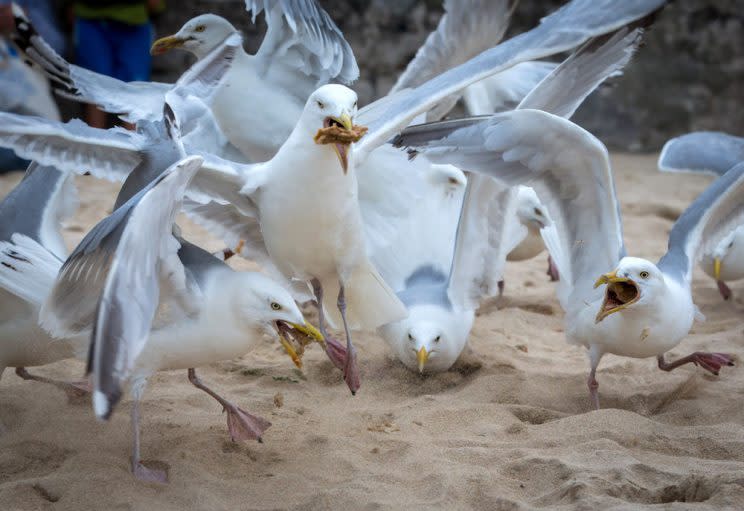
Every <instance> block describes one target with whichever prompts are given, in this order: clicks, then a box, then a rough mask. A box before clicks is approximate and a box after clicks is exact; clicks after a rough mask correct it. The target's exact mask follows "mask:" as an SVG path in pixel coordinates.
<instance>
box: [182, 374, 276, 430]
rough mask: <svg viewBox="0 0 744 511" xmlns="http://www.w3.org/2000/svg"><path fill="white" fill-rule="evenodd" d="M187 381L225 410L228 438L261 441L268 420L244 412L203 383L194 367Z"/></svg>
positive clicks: (267, 426)
mask: <svg viewBox="0 0 744 511" xmlns="http://www.w3.org/2000/svg"><path fill="white" fill-rule="evenodd" d="M189 381H190V382H191V383H192V384H193V385H194V387H196V388H197V389H199V390H203V391H204V392H206V393H207V394H209V395H210V396H212V397H213V398H214V399H215V400H216V401H217V402H218V403H219V404H221V405H222V407H223V409H224V410H225V412H227V430H228V431H229V432H230V439H232V441H233V442H237V441H241V440H258V441H259V442H261V441H262V440H261V435H262V434H263V432H264V431H266V430H267V429H269V426H271V423H270V422H269V421H267V420H266V419H264V418H262V417H258V416H256V415H252V414H250V413H248V412H246V411H245V410H243V409H242V408H240V407H238V406H236V405H234V404H232V403H231V402H229V401H227V400H226V399H225V398H223V397H222V396H220V395H219V394H217V393H216V392H214V391H213V390H212V389H210V388H209V387H207V386H206V385H204V384H203V383H202V381H201V380H200V379H199V377H198V376H197V375H196V369H194V368H190V369H189Z"/></svg>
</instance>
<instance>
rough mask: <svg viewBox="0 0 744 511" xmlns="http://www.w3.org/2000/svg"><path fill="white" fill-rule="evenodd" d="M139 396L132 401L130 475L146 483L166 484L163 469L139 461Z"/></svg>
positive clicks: (166, 476)
mask: <svg viewBox="0 0 744 511" xmlns="http://www.w3.org/2000/svg"><path fill="white" fill-rule="evenodd" d="M139 406H140V400H139V396H136V397H135V399H134V402H133V403H132V416H131V420H132V475H134V477H136V478H137V479H139V480H140V481H145V482H147V483H160V484H166V483H167V482H168V474H167V473H166V472H165V470H158V469H155V468H147V467H146V466H144V465H143V464H142V461H140V424H139V421H140V417H139Z"/></svg>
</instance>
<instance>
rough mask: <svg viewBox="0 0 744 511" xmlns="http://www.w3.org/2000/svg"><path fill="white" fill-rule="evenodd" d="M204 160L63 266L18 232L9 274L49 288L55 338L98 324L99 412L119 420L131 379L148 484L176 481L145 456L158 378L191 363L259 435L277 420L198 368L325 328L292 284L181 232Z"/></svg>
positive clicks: (136, 444) (143, 196)
mask: <svg viewBox="0 0 744 511" xmlns="http://www.w3.org/2000/svg"><path fill="white" fill-rule="evenodd" d="M201 163H202V159H201V157H199V156H190V157H187V158H184V159H183V160H181V161H179V162H177V163H176V164H174V165H172V166H171V167H169V168H168V169H167V170H166V171H164V172H163V173H162V174H161V175H160V176H159V177H158V178H157V179H156V180H154V181H153V182H152V183H150V184H149V185H148V186H146V187H145V188H144V189H143V190H141V191H140V192H139V193H137V194H135V195H134V196H133V197H132V198H131V199H130V200H129V201H127V202H126V203H125V204H123V205H122V206H121V207H119V208H117V209H116V210H115V211H114V212H113V213H112V214H111V216H109V217H107V218H106V219H104V220H103V221H101V222H100V223H99V224H97V225H96V226H95V227H94V228H93V229H92V230H91V231H90V233H89V234H88V235H87V236H86V237H85V238H84V239H83V241H82V242H81V243H80V245H78V247H77V248H76V249H75V251H73V253H72V254H71V255H70V257H69V258H68V259H67V261H65V263H64V264H63V263H62V261H61V260H60V259H59V258H57V257H56V256H55V255H54V254H53V253H52V252H51V251H49V250H48V249H47V248H46V247H44V246H42V245H40V244H39V243H37V242H36V241H34V240H33V239H31V238H29V237H26V236H25V235H20V234H15V235H14V241H16V245H18V246H19V248H18V249H17V250H16V251H15V252H11V253H10V255H11V256H13V255H15V258H14V261H15V264H14V269H13V270H11V271H8V270H9V269H8V268H7V267H5V268H3V270H2V274H0V277H2V278H10V279H13V283H14V285H15V286H16V287H18V288H21V289H35V290H37V291H38V292H37V293H36V294H35V295H34V300H35V303H34V305H35V306H36V307H37V308H38V307H41V309H42V312H41V316H40V317H41V324H42V326H43V327H44V328H45V329H47V330H48V331H50V332H52V333H53V335H54V336H55V337H60V336H68V335H77V336H79V335H81V334H88V336H89V335H91V334H90V330H91V329H92V339H91V347H90V353H89V358H88V362H89V371H91V372H92V382H93V406H94V410H95V412H96V415H97V416H98V417H99V418H102V419H107V418H109V417H110V415H111V413H112V411H113V406H114V405H115V404H116V403H117V402H118V400H119V399H120V397H121V394H122V390H121V388H122V385H124V384H128V385H129V387H130V389H131V394H132V398H133V401H134V404H133V406H132V427H133V447H132V471H133V474H134V475H135V477H137V478H138V479H142V480H146V481H155V482H165V481H166V476H165V473H164V472H162V471H157V470H153V469H150V468H147V467H145V466H144V465H142V463H141V462H140V440H139V439H140V434H139V402H140V400H141V398H142V394H143V392H144V390H145V386H146V383H147V380H148V378H149V377H150V376H151V375H153V374H154V373H155V372H157V371H160V370H172V369H188V376H189V381H190V382H191V383H192V384H193V385H194V386H196V387H197V388H199V389H201V390H203V391H204V392H206V393H208V394H209V395H210V396H212V397H213V398H214V399H216V400H217V401H218V402H219V403H220V404H221V405H222V406H223V407H224V409H225V411H226V412H227V423H228V429H229V431H230V436H231V438H232V439H233V440H246V439H260V437H261V434H262V433H263V432H264V431H265V430H266V429H267V428H268V427H269V426H270V423H269V422H268V421H266V420H265V419H262V418H260V417H257V416H254V415H251V414H249V413H248V412H246V411H244V410H243V409H241V408H239V407H238V406H236V405H234V404H232V403H231V402H229V401H227V400H226V399H225V398H223V397H221V396H220V395H219V394H217V393H216V392H215V391H213V390H212V389H210V388H209V387H207V386H206V385H205V384H204V383H202V382H201V380H200V379H199V378H198V377H197V375H196V370H195V369H194V368H195V367H197V366H200V365H206V364H210V363H213V362H216V361H219V360H226V359H231V358H236V357H238V356H242V355H244V354H245V353H246V352H248V351H249V350H250V348H251V346H252V345H253V343H254V342H255V341H256V339H258V338H260V336H261V335H262V334H264V333H274V332H277V333H279V335H281V336H282V337H284V336H285V335H290V334H289V332H291V331H296V332H298V335H301V334H306V335H315V330H314V329H312V327H309V326H308V325H306V323H305V320H304V318H303V316H302V314H301V312H300V311H299V309H298V308H297V305H296V303H295V302H294V300H293V299H292V298H291V295H290V294H289V293H288V292H287V291H286V290H285V289H284V288H283V287H282V286H281V285H279V284H278V283H276V282H274V281H272V280H271V279H269V278H268V277H266V276H264V275H261V274H259V273H255V272H246V273H239V272H234V271H233V270H231V269H230V268H229V267H228V266H226V265H225V264H224V263H222V262H220V261H218V260H217V259H215V258H214V257H212V256H211V255H210V254H208V253H207V252H205V251H203V250H201V249H199V248H198V247H195V246H194V245H191V244H184V243H182V240H181V239H179V238H176V237H175V236H174V235H173V234H172V229H173V218H174V216H175V214H176V212H177V211H178V209H179V204H180V197H181V196H182V195H183V191H184V189H185V188H186V186H187V185H188V182H189V180H190V179H191V178H192V177H193V175H194V174H195V173H196V171H197V170H198V169H199V166H200V165H201ZM182 261H183V262H182ZM44 270H45V271H44ZM42 272H43V274H42ZM55 278H56V281H55ZM65 300H66V301H67V302H74V303H73V304H72V305H71V304H70V303H68V304H67V305H66V306H65V307H64V308H63V309H62V310H63V311H64V312H65V313H66V314H65V315H64V316H61V315H60V314H59V312H60V311H59V307H58V304H59V302H62V301H65ZM75 303H76V304H77V305H78V309H77V310H73V307H74V304H75ZM91 304H92V305H93V306H92V307H91ZM158 310H159V312H158ZM156 312H158V315H157V317H156ZM164 314H165V315H166V316H167V317H166V319H163V315H164ZM86 337H87V336H86ZM317 339H319V337H317Z"/></svg>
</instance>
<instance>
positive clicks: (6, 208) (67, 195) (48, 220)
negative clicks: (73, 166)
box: [0, 162, 77, 259]
mask: <svg viewBox="0 0 744 511" xmlns="http://www.w3.org/2000/svg"><path fill="white" fill-rule="evenodd" d="M76 208H77V190H76V189H75V184H74V182H73V179H72V176H71V174H69V173H67V172H62V171H60V170H57V169H56V168H55V167H46V166H43V165H39V164H38V163H36V162H33V163H31V165H29V166H28V169H27V170H26V174H25V175H24V176H23V180H22V181H21V182H20V183H18V185H17V186H16V187H15V188H14V189H13V190H11V192H10V193H9V194H8V195H7V196H6V197H5V199H3V201H2V202H0V218H2V222H0V241H9V240H10V238H11V236H13V235H14V234H22V235H24V236H28V237H29V238H31V239H33V240H34V241H36V242H37V243H40V244H41V245H42V246H43V247H45V248H46V249H47V250H48V251H50V252H52V253H53V254H54V255H55V256H56V257H58V258H60V259H64V258H65V257H66V256H67V250H66V249H65V245H64V242H63V240H62V235H61V234H60V223H61V222H62V220H64V219H65V218H68V217H69V216H71V215H72V214H73V213H74V212H75V209H76Z"/></svg>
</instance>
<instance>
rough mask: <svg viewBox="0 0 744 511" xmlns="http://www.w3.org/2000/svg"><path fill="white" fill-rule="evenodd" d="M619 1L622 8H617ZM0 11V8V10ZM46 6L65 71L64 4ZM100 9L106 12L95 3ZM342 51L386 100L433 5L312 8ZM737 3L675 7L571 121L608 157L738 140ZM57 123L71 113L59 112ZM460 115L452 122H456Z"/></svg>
mask: <svg viewBox="0 0 744 511" xmlns="http://www.w3.org/2000/svg"><path fill="white" fill-rule="evenodd" d="M619 1H621V0H619ZM0 3H2V0H0ZM27 3H51V4H53V8H54V12H55V13H56V14H55V15H56V16H57V17H58V20H57V21H58V25H59V27H60V29H61V31H62V33H63V35H64V36H65V37H66V38H67V40H68V44H67V49H66V53H67V57H69V59H70V60H71V61H74V51H73V50H72V46H73V45H72V44H71V35H70V34H71V31H72V21H71V19H72V18H71V15H70V8H69V2H67V3H65V2H59V1H56V2H41V1H40V0H36V1H31V2H27ZM102 3H111V2H110V1H108V2H107V1H105V0H104V1H103V2H102ZM320 3H321V4H322V6H323V7H324V8H325V9H326V10H327V11H328V12H329V13H330V15H331V16H332V17H333V19H334V21H335V22H336V23H337V24H338V25H339V27H340V28H341V30H342V31H343V32H344V35H345V36H346V38H347V40H348V41H349V42H350V43H351V45H352V47H353V49H354V52H355V54H356V58H357V61H358V62H359V66H360V70H361V76H360V79H359V80H358V81H357V82H356V84H354V89H355V90H356V91H357V93H358V94H359V96H360V100H361V103H362V104H364V103H367V102H369V101H371V100H373V99H375V98H377V97H380V96H381V95H383V94H385V93H386V92H387V91H388V90H389V89H390V87H391V86H392V85H393V83H394V82H395V79H396V77H397V76H398V75H399V74H400V73H401V72H402V71H403V70H404V69H405V67H406V64H407V63H408V62H409V61H410V59H411V58H412V57H413V55H414V54H415V53H416V50H417V49H418V48H419V46H420V45H421V44H422V43H423V41H424V40H425V39H426V37H427V35H428V34H429V33H430V32H431V31H432V30H433V29H434V28H435V27H436V25H437V22H438V20H439V18H440V16H441V15H442V2H441V0H320ZM563 3H565V2H564V1H561V0H521V1H520V2H519V5H518V6H517V8H516V11H515V13H514V15H513V17H512V25H511V27H510V30H509V32H508V34H507V37H511V36H513V35H515V34H518V33H520V32H522V31H525V30H528V29H529V28H531V27H533V26H535V25H536V24H537V23H538V22H539V20H540V18H541V17H542V16H545V15H546V14H548V13H549V12H552V11H553V10H555V9H556V8H557V7H558V6H560V5H562V4H563ZM163 4H164V5H162V6H161V7H160V8H158V9H157V11H158V12H157V14H155V15H153V17H152V22H153V25H154V28H155V36H156V37H161V36H164V35H167V34H171V33H175V32H176V31H177V30H178V29H179V28H180V27H181V25H182V24H183V23H184V22H185V21H187V20H188V19H190V18H191V17H193V16H195V15H197V14H201V13H205V12H213V13H215V14H219V15H221V16H224V17H226V18H228V19H229V20H230V21H231V22H232V23H233V24H234V25H235V26H236V27H238V28H240V29H241V30H242V31H243V32H244V34H245V35H246V46H247V49H248V50H249V51H255V49H256V48H257V47H258V46H259V44H260V42H261V38H262V37H263V31H264V30H265V26H264V24H263V20H262V18H260V17H259V19H258V20H257V24H256V25H254V24H253V23H252V21H251V17H250V15H249V14H248V13H247V12H246V11H245V4H244V2H243V1H242V0H181V1H178V2H176V1H175V0H166V1H165V2H163ZM192 60H193V57H191V56H190V55H188V54H187V53H185V52H170V53H169V54H166V55H164V56H159V57H155V58H154V59H153V60H152V78H151V79H152V80H156V81H169V82H172V81H175V80H176V79H177V77H178V76H179V75H180V73H181V72H182V71H183V70H184V69H186V68H187V67H188V66H189V65H190V64H191V62H192ZM742 105H744V0H681V1H676V2H673V3H672V4H671V5H669V6H668V7H667V8H666V9H665V10H664V11H663V12H662V13H661V15H660V16H659V18H658V19H657V22H656V24H655V25H654V26H653V28H652V29H651V31H650V32H649V33H648V34H647V35H646V37H645V46H644V47H643V48H641V50H640V51H639V53H638V55H637V56H636V57H635V59H634V61H633V62H632V63H631V65H629V66H628V67H627V68H626V70H625V74H624V75H623V76H622V77H618V78H616V79H614V80H611V81H610V83H609V85H608V86H605V87H603V88H602V89H601V90H599V91H598V92H597V93H595V94H594V95H593V96H591V97H590V98H589V100H588V101H586V102H585V104H584V105H583V106H582V108H581V109H580V110H579V112H578V113H577V115H576V116H575V117H574V119H573V120H574V121H576V122H577V123H579V124H580V125H582V126H583V127H585V128H587V129H588V130H590V131H591V132H592V133H594V134H595V135H597V136H598V137H599V138H600V139H602V140H603V141H604V142H605V143H606V144H607V145H608V146H610V147H611V148H614V149H620V150H627V151H634V152H642V151H656V150H658V149H659V148H660V147H661V146H662V145H663V143H664V142H665V141H666V140H667V139H669V138H670V137H673V136H675V135H679V134H682V133H685V132H688V131H693V130H720V131H726V132H728V133H731V134H734V135H739V136H742V135H744V107H743V106H742ZM62 113H63V117H65V118H69V117H71V116H80V107H79V106H77V105H72V104H64V105H62ZM457 113H459V112H455V113H454V115H457Z"/></svg>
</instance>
